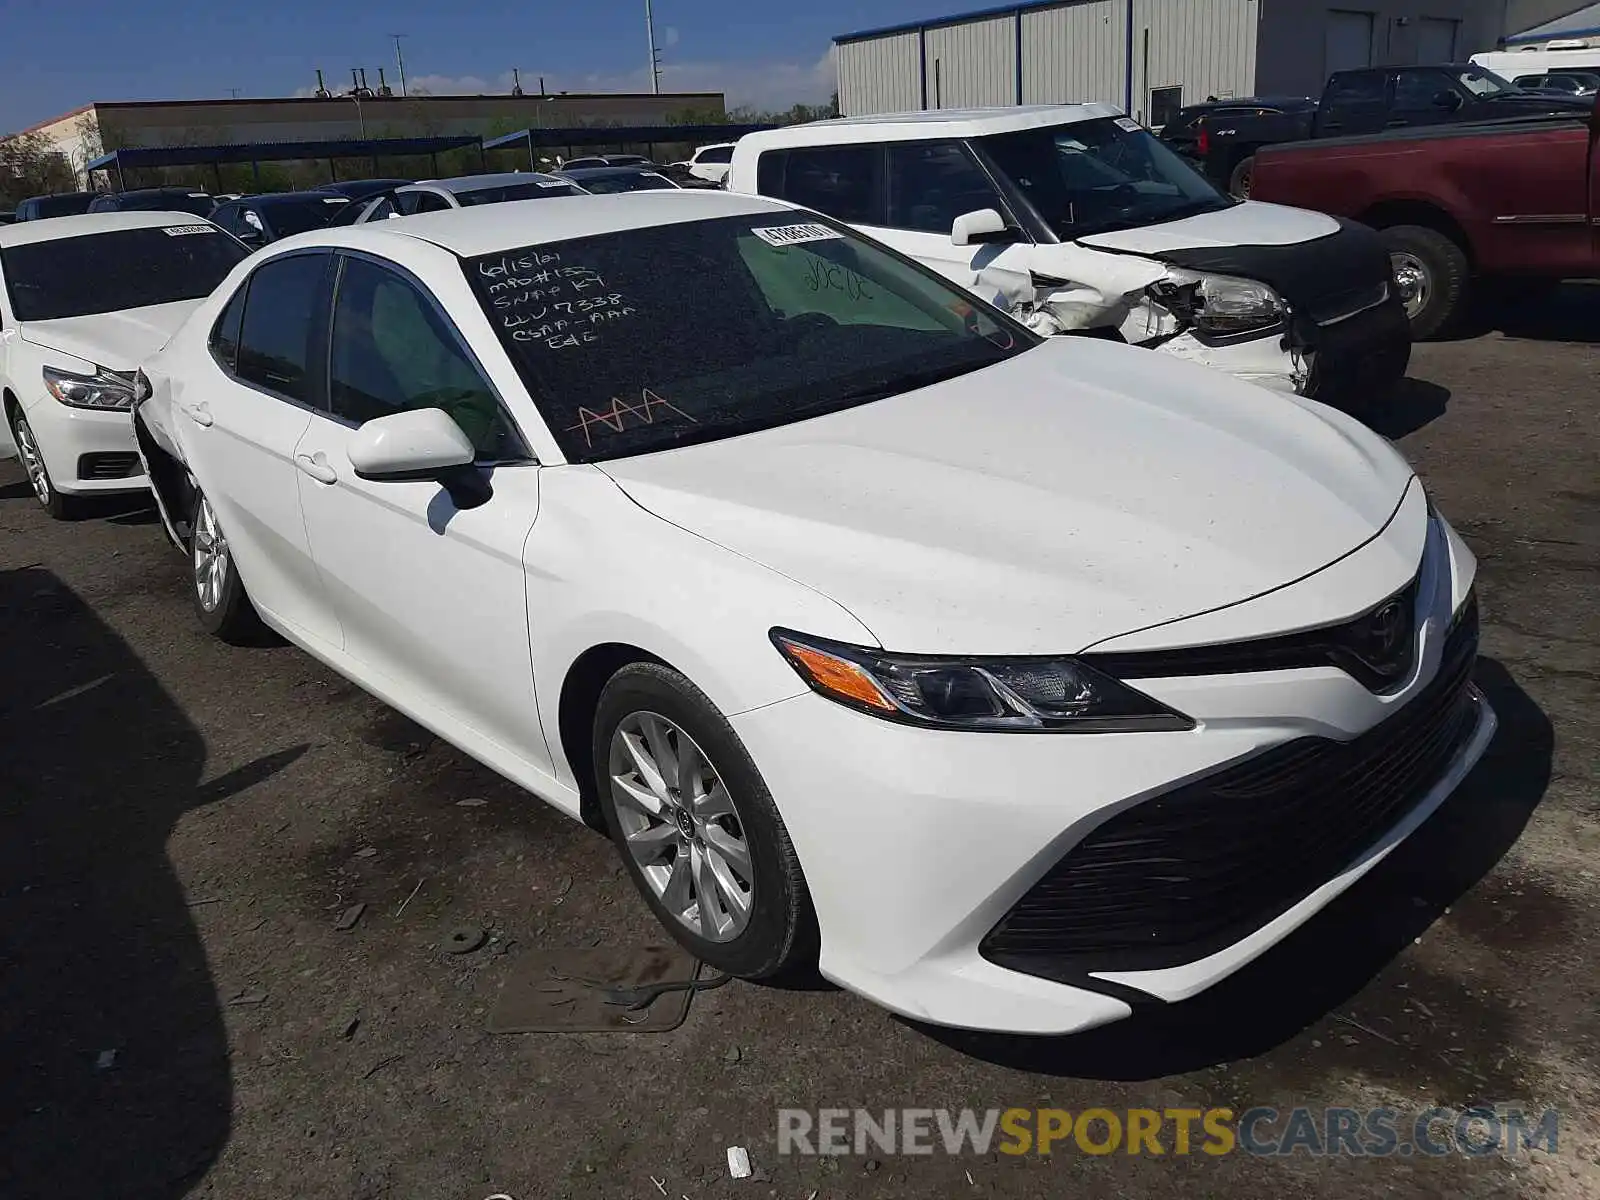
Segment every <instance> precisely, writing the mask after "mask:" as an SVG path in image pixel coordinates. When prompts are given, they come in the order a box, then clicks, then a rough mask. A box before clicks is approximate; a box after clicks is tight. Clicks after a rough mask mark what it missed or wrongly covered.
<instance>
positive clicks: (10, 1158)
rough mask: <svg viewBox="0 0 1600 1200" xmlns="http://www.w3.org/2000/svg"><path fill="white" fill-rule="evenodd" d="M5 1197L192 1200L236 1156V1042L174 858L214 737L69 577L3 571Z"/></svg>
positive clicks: (277, 762)
mask: <svg viewBox="0 0 1600 1200" xmlns="http://www.w3.org/2000/svg"><path fill="white" fill-rule="evenodd" d="M0 628H3V629H4V630H5V636H4V637H3V638H0V728H3V729H4V735H3V737H4V751H3V753H0V897H3V906H0V980H3V981H4V983H3V987H0V1080H4V1081H5V1082H4V1084H3V1086H0V1195H3V1196H5V1197H6V1198H7V1200H24V1198H32V1197H63V1196H85V1197H87V1196H105V1197H110V1196H119V1197H140V1198H145V1197H150V1198H157V1200H165V1198H168V1197H172V1198H176V1197H178V1196H181V1195H183V1194H184V1193H185V1192H186V1191H187V1190H188V1189H189V1187H190V1186H191V1185H192V1184H193V1183H194V1181H195V1180H196V1179H198V1178H199V1177H200V1175H202V1174H203V1173H204V1172H205V1171H206V1169H207V1168H208V1167H209V1166H210V1165H211V1163H212V1162H213V1161H214V1160H215V1158H216V1156H217V1155H218V1153H219V1152H220V1151H221V1149H222V1147H223V1145H224V1143H225V1142H226V1141H227V1138H228V1132H229V1127H230V1126H229V1116H230V1112H231V1109H232V1103H233V1096H232V1084H231V1080H230V1075H229V1069H228V1043H227V1037H226V1032H225V1029H224V1026H223V1020H222V1013H221V1010H220V1007H219V1003H218V999H217V995H216V992H215V988H214V987H213V984H212V980H211V976H210V974H209V972H208V969H207V966H206V957H205V953H204V951H203V949H202V947H201V943H200V938H199V935H198V933H197V931H196V928H195V925H194V922H193V920H192V918H191V913H190V910H189V909H188V908H187V907H186V904H187V901H186V898H185V895H184V893H183V890H182V888H181V887H180V885H179V882H178V880H177V878H176V876H175V875H174V873H173V870H172V866H171V864H170V863H169V862H168V860H167V856H166V840H167V836H168V834H169V832H170V831H171V828H172V825H173V823H174V822H175V821H176V820H177V819H178V818H179V817H180V816H181V815H182V814H183V813H185V812H187V811H188V810H190V809H194V808H198V807H201V806H204V805H206V804H210V803H213V802H214V801H218V800H222V799H225V798H226V797H228V796H230V795H233V794H234V793H236V792H239V791H242V790H243V789H245V788H247V787H250V786H251V785H252V784H254V783H256V782H259V781H260V780H263V779H266V778H268V777H269V776H271V775H273V774H274V773H276V772H277V771H278V770H280V769H281V768H283V767H284V766H286V765H287V764H288V763H289V762H292V761H293V760H294V759H296V758H298V757H299V756H300V754H301V753H303V752H304V749H305V748H304V747H300V748H297V749H293V750H288V751H284V752H280V753H278V754H274V755H269V756H266V757H263V758H261V759H259V760H257V761H256V762H254V763H251V764H249V765H248V766H246V767H243V768H241V769H240V770H238V771H235V772H233V773H231V774H229V775H226V776H223V777H222V778H219V779H216V780H214V781H212V782H209V783H202V782H201V780H202V776H203V772H204V768H205V759H206V751H205V745H204V743H203V741H202V740H201V737H200V734H199V733H198V731H197V730H196V729H195V728H194V727H193V726H192V725H190V724H189V722H188V721H187V720H186V718H185V717H184V715H183V713H182V712H181V711H180V710H179V709H178V707H177V705H176V704H175V703H174V702H173V701H172V700H171V699H170V698H169V697H168V696H167V695H166V694H165V693H164V692H163V691H162V689H161V687H160V685H159V684H158V683H157V682H156V680H155V679H154V678H153V677H152V676H151V675H150V674H149V672H148V671H147V670H146V669H145V667H144V665H143V664H142V663H141V662H140V661H139V659H138V658H137V657H136V656H135V655H134V654H133V652H132V651H131V650H130V649H129V648H128V647H127V646H126V645H125V644H124V643H123V642H122V641H121V640H120V639H119V638H118V637H117V635H116V634H115V633H113V632H112V631H111V630H110V629H108V628H107V627H106V626H105V625H103V624H102V623H101V622H100V620H99V619H98V618H97V617H96V616H95V615H94V614H93V612H91V611H90V610H89V608H88V607H87V606H86V605H85V604H84V603H83V602H82V601H81V600H79V599H78V598H77V597H76V596H75V595H73V594H72V593H71V592H70V591H68V590H67V588H66V587H65V586H64V585H63V584H62V583H61V582H60V581H59V580H58V579H57V578H56V577H55V576H54V575H52V574H51V573H49V572H48V571H45V570H41V569H37V568H25V569H22V570H14V571H4V572H0Z"/></svg>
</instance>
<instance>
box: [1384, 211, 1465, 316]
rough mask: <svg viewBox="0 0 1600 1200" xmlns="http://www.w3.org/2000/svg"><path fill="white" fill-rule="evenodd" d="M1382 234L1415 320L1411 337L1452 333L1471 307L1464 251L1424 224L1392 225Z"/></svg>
mask: <svg viewBox="0 0 1600 1200" xmlns="http://www.w3.org/2000/svg"><path fill="white" fill-rule="evenodd" d="M1380 236H1381V237H1382V238H1383V244H1384V245H1385V246H1387V247H1388V249H1389V261H1390V263H1391V264H1392V265H1393V267H1394V272H1395V280H1396V282H1397V283H1398V284H1399V286H1400V289H1401V293H1400V298H1401V300H1402V301H1404V303H1405V306H1406V315H1407V316H1408V317H1409V318H1410V319H1411V337H1412V339H1413V340H1415V341H1419V342H1420V341H1424V340H1426V339H1427V338H1431V337H1439V336H1442V335H1444V334H1446V333H1448V332H1450V330H1451V328H1452V327H1453V326H1455V325H1456V324H1457V323H1459V322H1460V320H1461V318H1462V316H1463V315H1464V314H1465V313H1466V311H1467V291H1468V286H1467V280H1468V275H1469V269H1468V266H1467V255H1466V252H1465V251H1464V250H1462V249H1461V247H1460V246H1458V245H1456V243H1455V242H1453V241H1451V240H1450V238H1448V237H1446V236H1445V235H1444V234H1442V233H1440V232H1439V231H1438V230H1437V229H1429V228H1428V227H1427V226H1425V225H1391V226H1390V227H1389V228H1387V229H1384V230H1382V231H1381V232H1380Z"/></svg>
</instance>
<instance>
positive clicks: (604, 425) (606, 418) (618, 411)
mask: <svg viewBox="0 0 1600 1200" xmlns="http://www.w3.org/2000/svg"><path fill="white" fill-rule="evenodd" d="M672 417H679V418H681V419H683V420H685V421H688V422H689V423H690V424H695V419H694V418H693V417H691V416H690V415H689V414H688V413H686V412H684V411H683V409H681V408H679V407H677V406H676V405H675V404H672V403H671V402H670V401H668V400H664V399H663V398H662V397H660V396H658V395H656V393H654V392H652V391H651V390H650V389H649V388H643V389H641V391H640V393H639V401H638V403H637V404H629V403H628V402H627V401H626V400H623V399H621V398H620V397H617V396H613V397H612V398H611V404H610V406H609V407H607V408H603V409H601V410H600V411H599V412H596V411H595V410H594V409H592V408H580V409H578V423H577V424H576V425H569V426H567V430H566V431H567V432H568V433H582V434H583V440H584V442H585V444H587V445H589V446H591V447H592V446H593V445H594V431H595V430H597V429H600V430H606V429H609V430H610V431H611V432H612V433H623V432H625V431H626V430H627V429H628V422H629V421H630V420H632V421H634V422H636V423H637V424H639V425H654V424H655V423H656V422H657V421H658V420H669V419H671V418H672Z"/></svg>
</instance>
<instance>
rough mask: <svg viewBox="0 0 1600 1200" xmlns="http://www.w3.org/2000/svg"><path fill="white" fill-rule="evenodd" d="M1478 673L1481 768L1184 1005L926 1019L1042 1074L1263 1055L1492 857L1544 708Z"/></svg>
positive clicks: (1537, 751) (936, 1034) (1159, 1069)
mask: <svg viewBox="0 0 1600 1200" xmlns="http://www.w3.org/2000/svg"><path fill="white" fill-rule="evenodd" d="M1476 678H1477V683H1478V686H1479V687H1480V688H1482V689H1483V691H1484V692H1485V694H1486V695H1487V696H1488V698H1489V703H1490V704H1491V705H1492V706H1493V707H1494V710H1495V712H1496V714H1497V716H1498V717H1499V719H1500V728H1499V732H1498V733H1497V734H1496V736H1495V740H1494V741H1493V743H1491V745H1490V746H1489V749H1488V751H1487V752H1486V753H1485V755H1484V757H1483V758H1482V760H1480V762H1479V764H1478V766H1477V768H1476V769H1475V770H1474V771H1473V772H1472V774H1471V775H1470V776H1468V778H1467V780H1466V781H1465V782H1464V783H1463V784H1462V786H1461V787H1460V788H1459V789H1458V790H1457V791H1456V793H1455V795H1454V796H1452V797H1451V798H1450V799H1449V800H1448V801H1446V803H1445V804H1444V805H1443V806H1442V807H1441V808H1440V809H1439V810H1438V812H1436V813H1435V814H1434V815H1433V817H1432V818H1430V819H1429V820H1428V821H1427V822H1426V823H1425V824H1424V825H1423V826H1422V828H1421V829H1419V830H1417V832H1416V833H1415V834H1413V835H1412V836H1411V837H1410V838H1408V839H1407V840H1406V841H1405V842H1403V843H1401V845H1400V846H1399V847H1398V848H1397V849H1396V850H1395V851H1394V853H1392V854H1391V855H1390V856H1389V857H1388V858H1387V859H1385V860H1384V861H1383V862H1382V863H1380V864H1379V865H1378V867H1377V868H1375V869H1374V870H1373V871H1372V873H1371V874H1369V875H1367V876H1366V877H1365V878H1363V879H1362V880H1360V881H1359V882H1358V883H1357V884H1356V885H1355V886H1354V887H1352V888H1351V889H1350V890H1349V891H1348V892H1346V893H1345V894H1344V895H1343V896H1342V897H1340V898H1339V899H1338V900H1336V901H1335V902H1334V903H1333V904H1331V905H1329V906H1328V907H1327V908H1326V909H1324V910H1323V911H1322V912H1321V913H1319V914H1318V915H1317V916H1316V917H1314V918H1313V919H1312V920H1310V921H1309V922H1307V923H1306V924H1305V925H1303V926H1302V927H1301V928H1300V929H1299V930H1297V931H1296V932H1295V933H1294V934H1292V935H1291V936H1290V937H1289V938H1287V939H1286V940H1285V941H1283V942H1282V943H1280V944H1279V945H1278V946H1277V947H1275V948H1274V949H1273V950H1271V951H1269V952H1268V953H1267V954H1265V955H1263V956H1262V957H1261V958H1259V959H1257V960H1256V961H1255V962H1254V963H1252V964H1250V965H1249V966H1247V967H1245V968H1244V969H1243V970H1241V971H1240V972H1239V973H1238V974H1236V975H1233V976H1231V977H1229V978H1228V979H1225V980H1223V981H1222V982H1221V983H1219V984H1218V985H1216V986H1215V987H1213V988H1211V989H1210V990H1209V991H1206V992H1202V993H1201V994H1200V995H1199V996H1197V997H1195V998H1194V999H1193V1000H1189V1001H1187V1002H1185V1003H1182V1004H1173V1005H1160V1004H1155V1005H1152V1007H1150V1008H1149V1009H1147V1010H1144V1011H1141V1012H1137V1013H1135V1015H1134V1016H1132V1017H1130V1018H1129V1019H1128V1020H1125V1021H1121V1022H1119V1023H1117V1024H1115V1025H1109V1026H1106V1027H1104V1028H1103V1029H1099V1030H1094V1031H1091V1032H1089V1033H1084V1034H1078V1035H1075V1036H1072V1037H1063V1038H1038V1037H1005V1036H998V1035H990V1034H979V1033H973V1032H971V1031H965V1030H950V1029H938V1028H932V1027H924V1032H926V1033H927V1034H929V1036H931V1037H933V1038H935V1039H936V1040H938V1041H941V1042H943V1043H945V1044H947V1045H949V1046H951V1047H953V1048H955V1049H958V1050H960V1051H962V1052H963V1053H967V1054H971V1055H974V1056H976V1057H979V1058H982V1059H984V1060H986V1061H989V1062H993V1063H997V1064H999V1065H1001V1066H1007V1067H1013V1068H1016V1069H1019V1070H1025V1071H1032V1072H1038V1073H1043V1074H1052V1075H1069V1076H1076V1077H1081V1078H1091V1079H1108V1080H1149V1079H1157V1078H1160V1077H1162V1076H1167V1075H1177V1074H1182V1073H1185V1072H1189V1071H1196V1070H1200V1069H1203V1068H1205V1067H1210V1066H1215V1065H1217V1064H1219V1063H1228V1062H1234V1061H1237V1060H1240V1059H1248V1058H1253V1057H1255V1056H1257V1055H1260V1054H1264V1053H1266V1052H1267V1051H1269V1050H1271V1049H1273V1048H1274V1047H1276V1046H1279V1045H1281V1044H1282V1043H1283V1042H1285V1041H1288V1040H1289V1039H1290V1038H1293V1037H1294V1036H1295V1035H1296V1034H1298V1033H1300V1032H1301V1031H1302V1030H1304V1029H1305V1028H1306V1027H1307V1026H1310V1025H1312V1024H1315V1023H1316V1022H1317V1021H1319V1020H1321V1019H1322V1018H1323V1017H1324V1016H1325V1015H1326V1014H1327V1013H1328V1012H1330V1011H1331V1010H1333V1009H1336V1008H1338V1007H1339V1006H1340V1005H1342V1004H1344V1003H1345V1002H1346V1001H1347V1000H1349V999H1350V998H1351V997H1352V996H1354V995H1355V994H1356V993H1357V992H1359V991H1360V990H1361V989H1362V988H1363V987H1365V986H1366V984H1367V983H1368V982H1369V981H1370V980H1371V979H1372V978H1373V976H1375V975H1376V974H1377V973H1378V972H1379V971H1381V970H1382V969H1383V968H1384V967H1385V966H1387V965H1388V964H1389V963H1390V962H1391V961H1392V960H1393V959H1394V958H1395V956H1396V955H1398V954H1399V953H1400V952H1401V951H1403V950H1404V949H1405V948H1406V947H1407V946H1409V945H1410V944H1411V942H1412V940H1413V939H1414V938H1417V937H1419V936H1420V935H1421V934H1422V932H1423V931H1424V930H1425V929H1427V928H1428V926H1430V925H1431V924H1433V923H1434V921H1436V920H1438V918H1439V917H1440V915H1441V914H1442V913H1443V912H1444V910H1445V909H1446V908H1447V907H1449V906H1450V905H1452V904H1454V903H1455V902H1456V900H1457V899H1458V898H1459V897H1460V896H1461V895H1462V894H1463V893H1465V892H1466V891H1468V890H1469V889H1470V888H1472V887H1473V885H1474V884H1476V883H1477V882H1478V881H1479V880H1480V879H1482V878H1483V876H1484V875H1486V874H1487V873H1488V872H1489V871H1490V870H1491V869H1492V868H1493V867H1494V866H1495V864H1496V863H1498V862H1499V861H1500V859H1501V858H1502V857H1503V856H1504V855H1505V853H1506V852H1507V851H1508V850H1509V849H1510V848H1511V846H1512V845H1513V843H1515V842H1516V840H1517V838H1518V837H1519V836H1520V835H1521V833H1522V830H1523V827H1524V826H1525V825H1526V824H1527V822H1528V818H1529V817H1530V816H1531V815H1532V813H1533V810H1534V808H1535V807H1537V805H1538V803H1539V801H1540V799H1541V798H1542V797H1543V795H1544V792H1545V788H1546V786H1547V785H1548V784H1549V781H1550V771H1551V755H1552V751H1553V749H1554V734H1553V731H1552V729H1551V725H1550V721H1549V719H1548V718H1547V717H1546V716H1545V714H1544V713H1543V711H1542V710H1540V708H1539V707H1538V705H1536V704H1535V703H1534V702H1533V700H1532V699H1531V698H1530V697H1529V696H1528V694H1527V693H1526V692H1524V691H1523V690H1522V688H1521V687H1519V686H1518V685H1517V683H1516V682H1515V681H1514V680H1513V679H1512V678H1511V676H1510V675H1509V674H1508V673H1507V672H1506V670H1505V668H1504V667H1502V666H1501V665H1500V664H1499V663H1498V662H1495V661H1493V660H1491V659H1482V660H1480V661H1479V664H1478V669H1477V676H1476Z"/></svg>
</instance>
